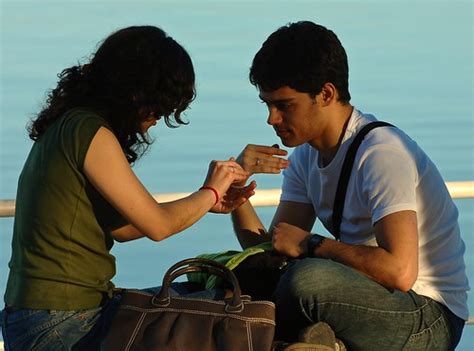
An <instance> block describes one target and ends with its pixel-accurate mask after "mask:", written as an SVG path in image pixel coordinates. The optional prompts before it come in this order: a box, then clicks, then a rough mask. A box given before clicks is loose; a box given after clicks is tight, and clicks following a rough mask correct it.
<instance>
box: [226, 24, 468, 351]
mask: <svg viewBox="0 0 474 351" xmlns="http://www.w3.org/2000/svg"><path fill="white" fill-rule="evenodd" d="M250 81H251V82H252V84H254V85H255V86H257V87H258V89H259V92H260V98H261V99H262V101H263V102H264V103H266V104H267V106H268V110H269V116H268V120H267V123H268V124H270V125H271V126H272V127H273V128H274V129H275V132H276V133H277V135H278V136H279V137H280V139H281V141H282V143H283V144H284V145H285V146H287V147H295V150H294V151H293V153H292V155H291V156H290V157H289V162H288V161H286V160H284V159H283V158H282V156H285V155H286V152H285V151H283V150H280V149H278V148H277V147H267V146H258V145H248V146H247V147H246V148H245V149H244V151H242V153H241V154H240V156H239V157H238V159H237V161H238V162H239V163H240V164H241V165H242V166H243V168H244V169H245V170H247V171H248V172H250V173H252V174H253V173H278V172H279V171H280V170H281V169H285V170H284V172H283V175H284V180H283V186H282V195H281V201H280V204H279V205H278V208H277V211H276V213H275V216H274V218H273V221H272V223H271V225H270V228H271V229H270V230H268V231H267V230H266V229H265V227H264V226H263V224H262V223H261V222H260V220H259V218H258V216H257V215H256V213H255V211H254V210H253V208H252V206H251V204H250V203H249V202H247V203H245V204H244V205H243V206H242V207H240V208H238V209H237V210H235V211H234V212H233V213H232V218H233V223H234V228H235V231H236V234H237V237H238V239H239V241H240V243H241V244H242V246H243V247H248V246H252V245H254V244H257V243H260V242H263V241H268V240H272V242H273V248H274V250H275V251H277V252H279V253H282V254H284V255H287V256H289V257H292V258H300V260H295V261H294V262H293V263H292V264H291V265H290V267H289V269H288V270H287V272H286V273H285V274H284V275H283V276H282V278H281V280H280V283H279V285H278V287H277V290H276V292H275V299H276V304H277V329H278V331H277V333H278V337H280V338H282V339H284V340H287V341H295V340H297V339H298V333H299V337H300V340H299V341H304V342H312V343H322V342H320V340H318V337H317V335H318V330H317V328H318V327H317V325H318V324H317V323H318V322H324V323H326V324H328V325H329V326H330V327H331V328H332V329H333V330H334V332H335V334H336V336H337V337H338V338H340V339H341V340H342V341H343V342H344V343H345V344H346V345H347V347H348V349H350V350H374V349H383V350H401V349H408V350H427V349H429V350H446V349H453V348H454V347H455V346H456V344H457V343H458V342H459V339H460V336H461V332H462V329H463V326H464V321H465V320H466V319H467V318H468V310H467V303H466V301H467V293H466V291H467V290H468V289H469V286H468V281H467V277H466V274H465V265H464V260H463V254H464V250H465V246H464V243H463V241H462V240H461V237H460V233H459V226H458V222H457V217H458V212H457V209H456V207H455V205H454V203H453V201H452V199H451V197H450V195H449V193H448V190H447V189H446V186H445V184H444V181H443V179H442V178H441V176H440V174H439V172H438V170H437V169H436V167H435V165H434V164H433V163H432V162H431V160H430V159H429V158H428V157H427V156H426V154H425V153H424V152H423V151H422V150H421V149H420V148H419V146H418V145H417V144H416V143H415V142H414V141H413V140H411V139H410V138H409V137H408V136H407V135H406V134H404V133H403V132H402V131H401V130H399V129H398V128H395V127H379V128H377V129H375V130H372V131H371V132H369V134H368V135H366V137H365V138H364V140H363V142H362V144H361V145H360V147H359V149H358V151H357V154H356V157H355V161H354V166H353V168H352V170H351V176H350V180H349V183H348V189H347V195H346V197H345V204H344V211H343V216H342V222H341V226H340V241H337V240H333V239H330V238H325V237H323V236H320V235H318V234H313V233H311V232H310V231H311V229H312V227H313V224H314V222H315V219H316V218H319V219H320V221H321V222H322V223H323V225H324V226H325V227H326V228H327V229H328V231H329V232H332V231H333V230H334V226H333V223H332V213H333V205H334V197H335V192H336V187H337V183H338V179H339V173H340V171H341V167H342V163H343V161H344V157H345V155H346V152H347V149H348V147H349V144H350V143H351V142H352V140H353V139H354V137H355V135H356V134H357V132H358V131H360V130H361V128H362V127H363V126H365V125H366V124H368V123H369V122H373V121H375V120H376V119H375V117H374V116H372V115H368V114H364V113H362V112H360V111H358V110H357V109H355V108H354V107H353V106H352V105H351V104H350V103H349V101H350V94H349V91H348V64H347V57H346V53H345V50H344V48H343V47H342V45H341V43H340V42H339V40H338V38H337V37H336V35H335V34H334V33H333V32H332V31H330V30H328V29H326V28H325V27H322V26H320V25H317V24H314V23H312V22H298V23H293V24H289V25H287V26H285V27H282V28H280V29H278V30H277V31H276V32H274V33H273V34H271V35H270V37H269V38H268V39H267V40H266V41H265V42H264V44H263V45H262V48H261V49H260V50H259V52H258V53H257V54H256V56H255V58H254V60H253V63H252V67H251V69H250ZM254 186H255V184H254V183H251V184H250V185H249V186H248V187H254ZM319 324H320V325H321V323H319ZM326 324H325V325H326ZM311 325H316V327H315V329H314V330H313V331H312V330H311ZM308 326H310V327H309V329H308ZM305 327H306V330H305V331H303V332H302V330H303V329H304V328H305ZM311 334H312V335H313V336H311ZM301 338H302V339H301ZM295 349H296V348H295Z"/></svg>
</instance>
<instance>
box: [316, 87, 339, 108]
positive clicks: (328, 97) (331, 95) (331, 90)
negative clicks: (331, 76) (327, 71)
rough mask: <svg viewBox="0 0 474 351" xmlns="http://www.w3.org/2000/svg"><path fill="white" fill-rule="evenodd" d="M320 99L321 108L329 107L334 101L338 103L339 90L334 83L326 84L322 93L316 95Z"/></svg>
mask: <svg viewBox="0 0 474 351" xmlns="http://www.w3.org/2000/svg"><path fill="white" fill-rule="evenodd" d="M318 98H319V103H320V104H321V106H328V105H329V104H331V103H332V102H334V101H337V89H336V87H335V86H334V84H332V83H324V85H323V87H322V89H321V92H320V93H319V94H318V95H316V99H318Z"/></svg>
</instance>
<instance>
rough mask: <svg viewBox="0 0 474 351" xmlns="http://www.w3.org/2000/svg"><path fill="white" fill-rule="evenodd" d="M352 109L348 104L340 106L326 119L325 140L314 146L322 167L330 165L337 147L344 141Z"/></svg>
mask: <svg viewBox="0 0 474 351" xmlns="http://www.w3.org/2000/svg"><path fill="white" fill-rule="evenodd" d="M353 109H354V107H353V106H352V105H350V104H346V105H340V106H338V107H337V108H336V109H335V110H334V111H333V113H332V114H331V116H329V117H328V118H329V120H328V126H327V128H326V135H325V138H324V139H323V142H322V143H321V144H320V145H317V146H315V147H316V149H318V151H319V154H320V160H321V163H322V166H323V167H325V166H327V165H328V164H329V163H331V161H332V160H333V159H334V157H335V156H336V154H337V151H338V150H339V146H340V145H341V143H342V140H343V139H344V135H345V133H346V130H347V126H348V125H349V121H350V118H351V115H352V111H353ZM313 146H314V145H313Z"/></svg>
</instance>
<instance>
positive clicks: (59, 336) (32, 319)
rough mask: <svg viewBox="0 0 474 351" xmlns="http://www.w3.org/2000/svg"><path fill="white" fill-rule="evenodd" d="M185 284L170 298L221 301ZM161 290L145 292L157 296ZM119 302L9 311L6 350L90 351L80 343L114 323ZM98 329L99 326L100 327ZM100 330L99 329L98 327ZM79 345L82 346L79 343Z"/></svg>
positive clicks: (178, 285) (216, 293)
mask: <svg viewBox="0 0 474 351" xmlns="http://www.w3.org/2000/svg"><path fill="white" fill-rule="evenodd" d="M186 286H187V285H186V284H183V283H174V284H172V289H171V291H170V295H187V296H189V297H196V298H208V299H215V300H219V299H222V298H223V297H224V292H223V291H222V290H218V289H213V290H205V291H199V292H194V293H190V292H189V291H188V290H187V287H186ZM157 289H158V288H150V289H145V291H147V292H151V293H155V292H156V291H157ZM117 303H118V300H117V299H112V300H111V301H109V303H108V304H107V305H106V306H104V307H98V308H93V309H88V310H80V311H55V310H33V309H12V308H8V307H7V308H5V309H4V310H3V315H2V313H0V316H1V317H2V322H1V324H2V333H3V339H4V345H5V351H26V350H35V351H36V350H37V351H43V350H44V351H46V350H47V351H59V350H61V351H62V350H72V349H73V348H74V349H75V350H90V349H89V347H86V346H84V347H81V346H78V345H81V343H79V341H83V340H84V339H83V338H84V337H85V336H86V335H88V334H89V332H91V331H92V329H93V327H94V326H96V324H97V322H98V321H100V323H99V324H101V323H107V322H105V321H110V318H111V316H112V314H113V311H114V307H115V305H117ZM97 327H98V326H97ZM94 330H96V328H94ZM78 343H79V344H78Z"/></svg>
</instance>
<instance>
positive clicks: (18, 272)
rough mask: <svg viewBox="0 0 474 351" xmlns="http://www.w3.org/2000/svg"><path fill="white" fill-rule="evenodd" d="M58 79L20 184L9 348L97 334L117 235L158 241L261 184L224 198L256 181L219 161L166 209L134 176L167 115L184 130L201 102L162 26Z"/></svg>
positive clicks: (122, 40) (138, 31) (117, 41)
mask: <svg viewBox="0 0 474 351" xmlns="http://www.w3.org/2000/svg"><path fill="white" fill-rule="evenodd" d="M59 78H60V79H59V83H58V85H57V87H56V88H55V89H53V90H52V91H51V92H50V94H49V97H48V100H47V104H46V106H45V108H44V109H43V110H42V111H41V112H40V113H39V114H38V115H37V117H36V118H35V119H34V120H33V121H32V123H31V125H30V126H29V133H30V137H31V138H32V139H33V140H34V141H35V142H34V144H33V147H32V149H31V151H30V154H29V156H28V159H27V160H26V163H25V166H24V168H23V171H22V173H21V175H20V179H19V183H18V193H17V198H16V213H15V224H14V233H13V241H12V257H11V260H10V264H9V267H10V273H9V277H8V283H7V289H6V293H5V304H6V307H5V309H4V311H3V321H2V324H3V326H2V331H3V337H4V340H5V347H6V350H30V349H35V350H43V349H44V350H69V349H71V348H72V346H73V345H75V344H76V343H77V342H78V341H79V340H81V339H82V338H83V337H84V336H85V335H86V334H87V333H88V332H89V331H90V330H91V329H92V327H93V326H94V325H95V324H96V323H97V321H98V320H99V319H100V317H101V314H102V312H103V310H104V306H106V305H107V303H108V301H109V300H110V298H111V297H112V288H113V284H112V283H111V279H112V277H113V276H114V274H115V258H114V257H113V256H112V255H111V254H110V249H111V247H112V244H113V241H114V239H115V240H117V241H128V240H133V239H137V238H140V237H148V238H150V239H152V240H154V241H160V240H163V239H166V238H167V237H169V236H171V235H173V234H176V233H178V232H180V231H182V230H184V229H186V228H188V227H189V226H191V225H192V224H193V223H195V222H196V221H198V220H199V219H200V218H201V217H202V216H204V215H205V214H206V213H207V212H208V211H213V212H222V213H228V212H230V211H232V210H233V209H235V208H236V207H238V206H240V205H241V204H242V203H244V202H245V201H246V200H247V199H248V198H249V197H250V196H251V195H252V194H253V186H251V187H248V188H245V189H244V191H243V192H241V193H240V194H238V195H237V196H236V195H232V196H230V195H228V196H227V197H226V192H227V190H228V188H229V187H230V185H231V184H232V183H234V182H237V181H242V180H244V179H246V178H247V177H248V174H247V173H246V172H245V171H244V170H243V169H242V168H241V167H240V166H239V164H237V163H236V162H234V160H233V159H230V160H227V161H213V162H211V164H210V166H209V171H208V175H207V177H206V179H205V181H204V185H203V187H202V188H201V189H199V190H198V191H196V192H194V193H193V194H191V195H190V196H188V197H186V198H183V199H180V200H177V201H173V202H169V203H157V202H156V201H155V200H154V198H153V197H152V196H151V194H150V193H149V192H148V191H147V190H146V189H145V188H144V186H143V185H142V184H141V183H140V181H139V180H138V179H137V177H136V175H135V174H134V172H133V171H132V169H131V167H130V165H131V164H133V162H135V161H136V160H137V159H138V157H140V155H142V154H143V152H144V151H145V149H146V147H147V146H148V145H149V144H150V142H149V139H148V136H147V131H148V129H149V128H150V127H151V126H153V125H155V124H156V123H157V121H158V120H160V119H162V118H163V119H164V121H165V123H166V125H167V126H169V127H175V126H178V125H179V124H185V122H184V121H183V120H182V119H181V113H182V112H183V111H184V110H185V109H186V108H187V107H188V105H189V104H190V102H191V101H192V100H193V98H194V96H195V90H194V70H193V66H192V62H191V59H190V57H189V55H188V54H187V52H186V51H185V50H184V49H183V48H182V47H181V46H180V45H179V44H178V43H177V42H176V41H175V40H173V39H172V38H171V37H169V36H168V35H167V34H166V33H165V32H163V31H162V30H161V29H159V28H156V27H152V26H142V27H129V28H125V29H121V30H119V31H117V32H115V33H113V34H112V35H110V36H109V37H108V38H107V39H106V40H105V41H104V42H103V43H102V44H101V45H100V47H99V48H98V50H97V52H96V53H95V54H94V55H93V57H92V59H91V60H90V62H89V63H88V64H85V65H82V66H74V67H71V68H67V69H65V70H64V71H63V72H62V73H61V74H60V75H59ZM229 197H232V198H229Z"/></svg>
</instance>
